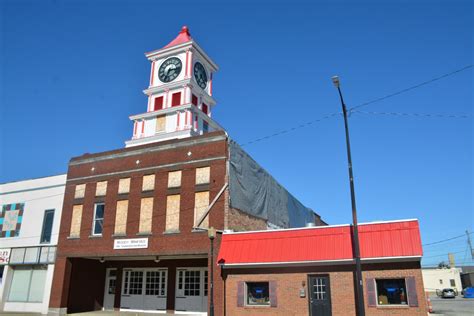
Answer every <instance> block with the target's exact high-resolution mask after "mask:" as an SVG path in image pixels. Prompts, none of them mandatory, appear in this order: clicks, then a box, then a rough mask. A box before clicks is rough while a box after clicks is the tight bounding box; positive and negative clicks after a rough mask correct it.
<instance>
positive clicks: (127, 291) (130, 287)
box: [123, 270, 143, 295]
mask: <svg viewBox="0 0 474 316" xmlns="http://www.w3.org/2000/svg"><path fill="white" fill-rule="evenodd" d="M142 290H143V271H130V270H128V271H125V281H124V287H123V294H124V295H142Z"/></svg>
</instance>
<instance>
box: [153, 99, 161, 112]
mask: <svg viewBox="0 0 474 316" xmlns="http://www.w3.org/2000/svg"><path fill="white" fill-rule="evenodd" d="M162 108H163V96H161V97H158V98H155V104H154V108H153V110H154V111H158V110H161V109H162Z"/></svg>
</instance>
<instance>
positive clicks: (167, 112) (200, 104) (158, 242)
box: [50, 27, 325, 315]
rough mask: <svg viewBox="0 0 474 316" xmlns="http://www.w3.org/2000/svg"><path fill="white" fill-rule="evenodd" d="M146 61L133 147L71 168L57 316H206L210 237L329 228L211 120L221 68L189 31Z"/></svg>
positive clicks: (54, 304) (54, 307)
mask: <svg viewBox="0 0 474 316" xmlns="http://www.w3.org/2000/svg"><path fill="white" fill-rule="evenodd" d="M146 57H147V58H148V59H149V60H150V62H151V76H150V86H149V87H148V88H147V89H146V90H145V91H144V93H145V94H146V95H147V96H148V104H147V108H146V112H145V113H142V114H138V115H133V116H131V117H130V119H131V120H132V121H133V132H132V139H131V140H129V141H127V142H126V148H122V149H117V150H112V151H108V152H102V153H97V154H86V155H83V156H80V157H75V158H72V159H71V161H70V162H69V167H68V173H67V183H66V190H65V196H64V206H63V216H62V219H61V228H60V238H59V242H58V251H57V259H56V269H55V274H54V279H53V290H52V294H51V299H50V312H54V313H61V314H63V313H66V312H68V313H75V312H83V311H92V310H102V309H105V310H128V311H133V310H140V311H143V310H146V311H161V312H163V311H173V312H193V313H206V312H207V311H208V306H209V300H208V296H209V279H210V275H209V271H210V270H209V265H210V264H211V262H212V261H211V260H210V259H209V252H210V241H209V238H208V235H207V230H208V228H209V227H214V228H216V229H218V230H219V231H221V232H222V231H224V230H234V231H244V230H256V229H259V230H266V229H268V228H275V227H279V228H289V227H302V226H305V225H306V224H307V223H311V224H314V225H324V224H325V223H324V222H323V221H321V219H320V217H319V216H318V215H317V214H315V213H314V212H313V211H312V210H310V209H308V208H306V207H305V206H303V205H302V204H301V203H300V202H299V201H298V200H297V199H296V198H294V197H293V196H292V195H291V194H290V193H288V191H287V190H286V189H284V187H282V186H281V185H280V184H278V182H276V181H275V179H273V177H272V176H271V175H270V174H268V173H267V172H266V171H265V170H264V169H263V168H261V167H260V166H259V165H258V164H257V163H256V162H255V161H254V160H253V159H252V158H251V157H250V156H248V154H247V153H245V151H243V150H242V149H241V148H240V147H239V146H238V145H237V144H236V143H235V142H233V141H232V140H231V139H230V138H229V136H228V135H227V133H226V132H225V131H223V130H222V128H221V127H220V126H219V125H218V124H217V123H215V122H214V120H213V119H212V118H211V114H212V109H213V107H214V106H215V101H214V99H213V98H212V76H213V72H215V71H216V70H217V66H216V65H215V64H214V63H213V62H212V61H211V60H210V58H209V57H208V56H207V55H206V54H205V53H204V51H203V50H202V49H201V48H200V47H199V46H198V45H197V43H196V42H195V41H194V40H193V39H192V38H191V36H190V34H189V30H188V29H187V28H186V27H184V28H183V29H182V30H181V32H180V33H179V35H178V37H177V38H176V39H174V40H173V41H172V42H171V43H170V44H168V45H166V46H165V47H164V48H162V49H160V50H157V51H153V52H150V53H147V54H146ZM218 247H219V242H218V241H217V243H216V248H217V249H218ZM214 271H215V273H214V280H215V284H214V290H215V292H216V293H221V292H222V289H223V281H222V279H221V278H220V275H219V271H218V270H217V269H215V270H214ZM86 276H87V277H86ZM223 304H224V299H223V296H222V295H216V301H215V305H216V311H217V312H216V314H217V315H222V314H223V312H224V306H223Z"/></svg>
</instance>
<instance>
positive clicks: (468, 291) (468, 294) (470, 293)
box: [462, 287, 474, 298]
mask: <svg viewBox="0 0 474 316" xmlns="http://www.w3.org/2000/svg"><path fill="white" fill-rule="evenodd" d="M462 296H463V297H464V298H474V287H467V288H465V289H464V290H462Z"/></svg>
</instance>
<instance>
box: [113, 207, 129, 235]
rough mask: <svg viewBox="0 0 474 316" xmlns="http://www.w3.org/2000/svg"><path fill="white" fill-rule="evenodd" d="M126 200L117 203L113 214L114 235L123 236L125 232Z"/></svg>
mask: <svg viewBox="0 0 474 316" xmlns="http://www.w3.org/2000/svg"><path fill="white" fill-rule="evenodd" d="M127 213H128V200H122V201H117V210H116V212H115V229H114V234H115V235H125V234H126V232H127Z"/></svg>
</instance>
